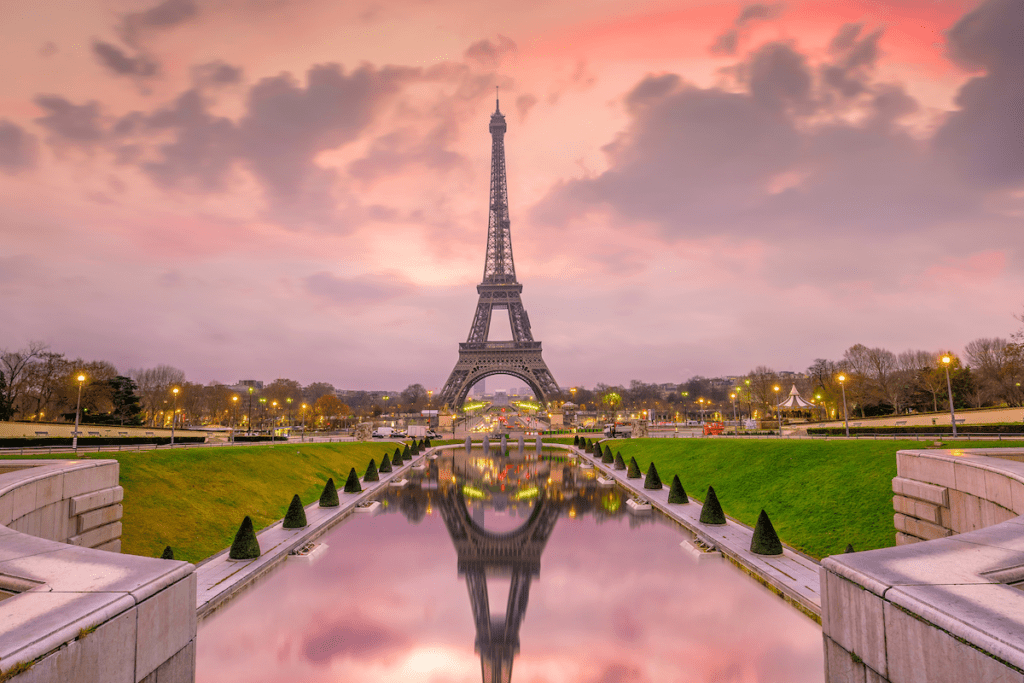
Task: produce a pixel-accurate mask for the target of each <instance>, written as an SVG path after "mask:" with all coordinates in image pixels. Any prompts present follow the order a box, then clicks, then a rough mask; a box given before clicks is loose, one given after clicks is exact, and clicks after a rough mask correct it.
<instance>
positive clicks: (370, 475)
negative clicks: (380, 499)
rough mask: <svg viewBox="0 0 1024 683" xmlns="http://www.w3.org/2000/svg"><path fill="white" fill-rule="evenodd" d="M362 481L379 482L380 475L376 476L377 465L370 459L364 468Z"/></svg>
mask: <svg viewBox="0 0 1024 683" xmlns="http://www.w3.org/2000/svg"><path fill="white" fill-rule="evenodd" d="M363 481H380V475H378V474H377V463H375V462H374V461H373V458H370V464H369V465H367V466H366V474H364V475H363Z"/></svg>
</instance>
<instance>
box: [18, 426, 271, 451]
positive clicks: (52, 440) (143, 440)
mask: <svg viewBox="0 0 1024 683" xmlns="http://www.w3.org/2000/svg"><path fill="white" fill-rule="evenodd" d="M85 427H86V425H83V426H82V429H83V431H84V429H85ZM267 438H268V439H269V438H270V437H267ZM204 441H206V437H205V436H176V437H174V443H176V444H179V443H203V442H204ZM170 442H171V437H169V436H80V437H78V447H79V448H89V447H90V446H92V447H95V446H132V445H135V444H156V445H158V446H166V445H167V444H169V443H170ZM70 445H71V437H70V436H60V437H58V436H54V437H49V436H32V437H5V438H2V439H0V448H47V447H53V448H57V447H67V446H70Z"/></svg>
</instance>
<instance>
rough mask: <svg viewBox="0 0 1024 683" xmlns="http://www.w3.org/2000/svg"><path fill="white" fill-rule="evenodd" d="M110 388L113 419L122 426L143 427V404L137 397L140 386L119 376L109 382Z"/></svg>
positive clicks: (128, 378) (129, 379)
mask: <svg viewBox="0 0 1024 683" xmlns="http://www.w3.org/2000/svg"><path fill="white" fill-rule="evenodd" d="M107 385H108V386H110V401H111V404H112V405H113V409H112V410H111V413H112V417H113V418H114V420H116V421H118V422H119V423H120V424H122V425H141V424H142V423H143V417H142V403H141V399H140V398H139V397H138V395H136V393H135V392H136V391H137V390H138V388H139V387H138V385H137V384H136V383H135V380H133V379H131V378H130V377H124V376H123V375H118V376H117V377H114V378H113V379H109V380H107Z"/></svg>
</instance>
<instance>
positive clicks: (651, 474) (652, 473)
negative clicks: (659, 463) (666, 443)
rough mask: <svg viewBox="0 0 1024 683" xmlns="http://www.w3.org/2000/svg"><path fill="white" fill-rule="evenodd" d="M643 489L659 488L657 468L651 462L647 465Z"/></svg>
mask: <svg viewBox="0 0 1024 683" xmlns="http://www.w3.org/2000/svg"><path fill="white" fill-rule="evenodd" d="M644 488H645V489H655V490H656V489H660V488H661V477H659V476H658V468H657V467H655V466H654V463H653V462H652V463H651V464H650V465H648V466H647V478H646V479H644Z"/></svg>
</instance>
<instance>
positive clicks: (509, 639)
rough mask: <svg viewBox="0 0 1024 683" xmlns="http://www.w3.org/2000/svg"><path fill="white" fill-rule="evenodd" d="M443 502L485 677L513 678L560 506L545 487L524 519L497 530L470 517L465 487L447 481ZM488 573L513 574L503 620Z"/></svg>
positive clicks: (497, 682) (489, 680) (497, 681)
mask: <svg viewBox="0 0 1024 683" xmlns="http://www.w3.org/2000/svg"><path fill="white" fill-rule="evenodd" d="M439 502H440V504H439V506H438V507H439V508H440V511H441V516H442V517H443V518H444V523H445V526H447V527H448V533H449V534H451V537H452V542H453V543H454V544H455V550H456V552H457V553H458V557H459V574H465V576H466V588H467V589H468V590H469V600H470V602H471V603H472V606H473V620H474V622H475V623H476V650H477V651H478V652H479V653H480V666H481V668H482V670H483V681H484V683H509V681H511V680H512V660H513V659H514V658H515V656H516V654H518V653H519V626H520V625H521V624H522V623H523V617H524V616H525V615H526V604H527V602H528V601H529V599H530V581H531V580H532V579H533V577H535V576H539V575H540V556H541V553H542V552H544V546H545V545H546V544H547V542H548V537H549V536H551V530H552V529H554V528H555V522H556V521H558V515H559V508H560V506H559V504H558V503H557V502H556V501H555V500H553V499H551V498H549V497H548V496H547V495H546V493H545V492H544V491H542V492H541V493H540V495H539V496H538V497H537V499H536V501H535V502H534V505H533V511H532V512H531V514H530V517H529V519H528V520H527V521H526V523H525V524H523V525H522V526H521V527H519V528H518V529H516V530H514V531H511V532H508V533H492V532H489V531H487V530H485V529H483V528H482V527H481V526H480V525H478V524H477V523H476V522H475V521H473V519H472V518H471V517H470V515H469V511H468V510H467V508H466V499H465V497H464V496H463V494H462V489H461V487H459V486H448V487H447V489H446V490H445V491H444V492H443V494H442V495H441V497H440V501H439ZM488 575H490V576H494V575H500V576H511V585H510V586H509V591H508V605H507V606H506V609H505V620H504V622H502V621H499V620H494V619H492V618H491V607H490V602H489V601H488V597H487V577H488Z"/></svg>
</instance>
